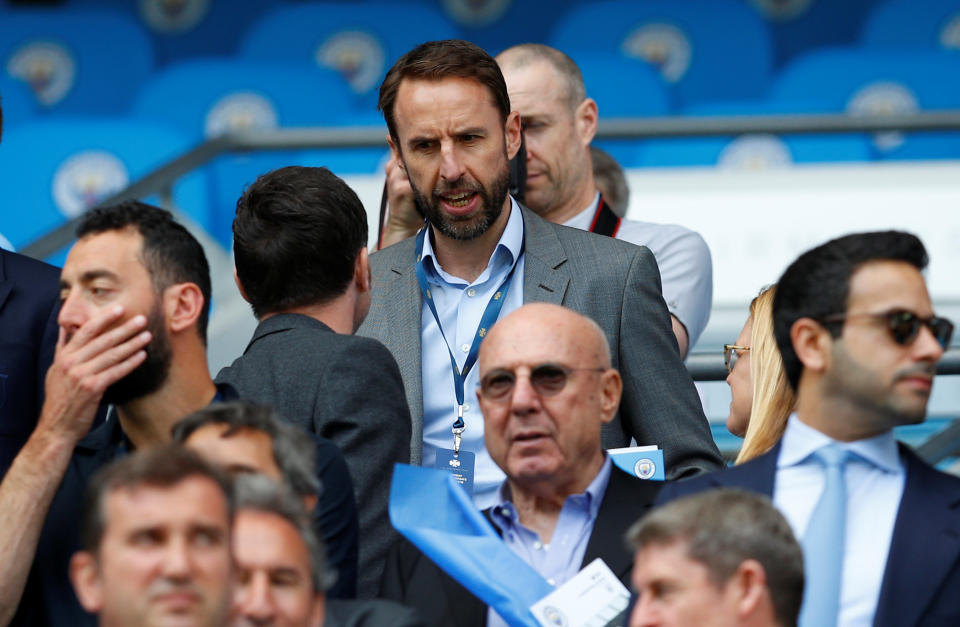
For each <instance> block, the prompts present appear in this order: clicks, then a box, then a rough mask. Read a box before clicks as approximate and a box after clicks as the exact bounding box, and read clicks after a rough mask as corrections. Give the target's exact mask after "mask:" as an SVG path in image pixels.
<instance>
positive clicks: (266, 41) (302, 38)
mask: <svg viewBox="0 0 960 627" xmlns="http://www.w3.org/2000/svg"><path fill="white" fill-rule="evenodd" d="M457 36H459V33H458V31H457V30H456V28H454V26H453V25H452V24H451V23H450V22H449V21H448V20H447V19H446V18H445V17H444V15H443V14H442V13H441V12H440V11H438V10H437V9H436V8H435V7H432V6H429V5H426V4H419V3H415V2H410V3H391V4H388V3H380V2H364V3H362V4H360V3H346V4H338V3H334V2H312V3H310V4H302V5H297V6H288V7H279V8H276V9H274V10H272V11H271V12H270V13H268V14H266V15H265V16H264V17H263V19H261V20H260V21H259V22H257V23H256V24H254V25H253V27H252V28H251V29H250V31H249V32H248V33H247V35H246V36H245V37H244V40H243V42H242V43H241V46H240V54H241V55H242V56H245V57H247V58H251V59H261V60H267V61H299V62H304V63H316V64H319V65H323V66H326V67H331V68H334V69H337V70H339V71H340V72H341V73H342V74H343V75H344V76H345V77H346V78H347V80H348V82H349V83H350V85H351V86H352V87H353V90H354V92H355V93H356V94H357V100H356V106H357V108H358V110H360V111H363V110H368V109H371V108H374V107H375V106H376V101H377V97H376V94H377V89H378V88H379V86H380V82H381V80H382V79H383V76H384V75H385V74H386V71H387V70H388V69H389V68H390V66H391V65H393V63H394V62H395V61H396V60H397V59H398V58H399V57H400V56H401V55H403V54H404V53H405V52H407V51H408V50H410V49H411V48H413V47H414V46H416V45H417V44H420V43H423V42H424V41H429V40H433V39H449V38H451V37H457Z"/></svg>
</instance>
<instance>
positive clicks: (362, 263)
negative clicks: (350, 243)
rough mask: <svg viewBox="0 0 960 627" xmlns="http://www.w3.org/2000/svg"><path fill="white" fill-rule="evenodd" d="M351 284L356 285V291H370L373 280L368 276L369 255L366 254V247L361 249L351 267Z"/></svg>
mask: <svg viewBox="0 0 960 627" xmlns="http://www.w3.org/2000/svg"><path fill="white" fill-rule="evenodd" d="M353 282H354V284H356V286H357V290H358V291H360V292H369V291H370V285H371V284H372V282H373V279H372V275H371V274H370V253H368V252H367V247H366V246H364V247H363V248H361V249H360V252H359V253H357V261H356V262H355V263H354V266H353Z"/></svg>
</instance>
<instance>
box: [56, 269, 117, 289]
mask: <svg viewBox="0 0 960 627" xmlns="http://www.w3.org/2000/svg"><path fill="white" fill-rule="evenodd" d="M119 278H120V277H119V276H118V275H117V274H116V273H115V272H111V271H110V270H88V271H87V272H84V273H83V274H81V275H80V283H89V282H91V281H95V280H97V279H111V280H113V281H117V280H119ZM69 287H70V282H69V281H67V280H65V279H63V278H61V279H60V289H61V290H63V289H67V288H69Z"/></svg>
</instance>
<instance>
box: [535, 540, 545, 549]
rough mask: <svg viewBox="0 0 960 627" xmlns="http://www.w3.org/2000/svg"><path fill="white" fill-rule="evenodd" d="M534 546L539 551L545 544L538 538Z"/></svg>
mask: <svg viewBox="0 0 960 627" xmlns="http://www.w3.org/2000/svg"><path fill="white" fill-rule="evenodd" d="M533 548H534V549H536V550H537V551H539V550H540V549H542V548H543V544H541V542H540V541H539V540H537V541H536V542H534V543H533Z"/></svg>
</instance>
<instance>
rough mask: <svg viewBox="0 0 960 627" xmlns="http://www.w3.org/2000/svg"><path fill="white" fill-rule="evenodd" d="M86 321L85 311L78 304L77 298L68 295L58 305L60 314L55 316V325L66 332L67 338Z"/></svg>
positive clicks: (70, 294) (71, 294)
mask: <svg viewBox="0 0 960 627" xmlns="http://www.w3.org/2000/svg"><path fill="white" fill-rule="evenodd" d="M86 321H87V314H86V309H85V307H83V304H82V303H81V302H80V298H79V296H77V295H74V294H73V293H68V294H67V297H66V298H65V299H64V300H63V302H62V303H61V304H60V313H59V314H57V324H59V325H60V326H61V327H63V328H64V329H65V330H66V332H67V336H68V337H69V336H70V335H73V333H74V332H75V331H76V330H77V329H79V328H80V327H81V326H82V325H83V323H84V322H86Z"/></svg>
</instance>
